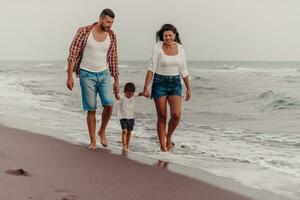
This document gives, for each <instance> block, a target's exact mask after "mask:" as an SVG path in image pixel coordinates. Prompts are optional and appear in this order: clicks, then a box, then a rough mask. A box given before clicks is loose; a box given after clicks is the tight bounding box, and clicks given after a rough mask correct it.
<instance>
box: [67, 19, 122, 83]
mask: <svg viewBox="0 0 300 200" xmlns="http://www.w3.org/2000/svg"><path fill="white" fill-rule="evenodd" d="M96 24H97V22H96V23H94V24H92V25H88V26H85V27H81V28H79V29H78V31H77V33H76V35H75V37H74V39H73V42H72V43H71V46H70V50H69V57H68V62H69V63H70V62H75V66H74V72H76V76H77V77H79V71H80V63H81V60H82V56H83V51H84V49H85V46H86V43H87V40H88V37H89V34H90V32H91V30H92V28H93V27H94V26H95V25H96ZM108 34H109V37H110V41H111V42H110V46H109V48H108V52H107V56H106V62H107V63H108V66H109V71H110V75H111V76H113V77H114V76H118V75H119V72H118V54H117V39H116V35H115V34H114V32H113V31H112V30H110V31H109V32H108Z"/></svg>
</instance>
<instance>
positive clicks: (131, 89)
mask: <svg viewBox="0 0 300 200" xmlns="http://www.w3.org/2000/svg"><path fill="white" fill-rule="evenodd" d="M124 92H135V85H134V84H133V83H131V82H128V83H126V84H125V87H124Z"/></svg>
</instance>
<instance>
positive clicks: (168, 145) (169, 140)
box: [166, 138, 175, 151]
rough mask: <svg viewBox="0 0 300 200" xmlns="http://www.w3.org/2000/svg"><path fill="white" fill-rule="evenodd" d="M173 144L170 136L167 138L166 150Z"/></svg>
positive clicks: (169, 149)
mask: <svg viewBox="0 0 300 200" xmlns="http://www.w3.org/2000/svg"><path fill="white" fill-rule="evenodd" d="M174 146H175V144H174V142H172V140H171V138H170V139H167V143H166V147H167V151H171V149H172V148H173V147H174Z"/></svg>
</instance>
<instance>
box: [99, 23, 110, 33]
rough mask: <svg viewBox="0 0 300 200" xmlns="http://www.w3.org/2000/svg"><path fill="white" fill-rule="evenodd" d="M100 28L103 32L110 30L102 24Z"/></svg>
mask: <svg viewBox="0 0 300 200" xmlns="http://www.w3.org/2000/svg"><path fill="white" fill-rule="evenodd" d="M101 28H102V30H103V31H105V32H108V31H109V30H110V28H109V27H105V26H103V25H102V24H101Z"/></svg>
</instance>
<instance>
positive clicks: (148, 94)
mask: <svg viewBox="0 0 300 200" xmlns="http://www.w3.org/2000/svg"><path fill="white" fill-rule="evenodd" d="M143 96H144V97H146V98H149V97H150V92H149V90H148V88H144V91H143Z"/></svg>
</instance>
